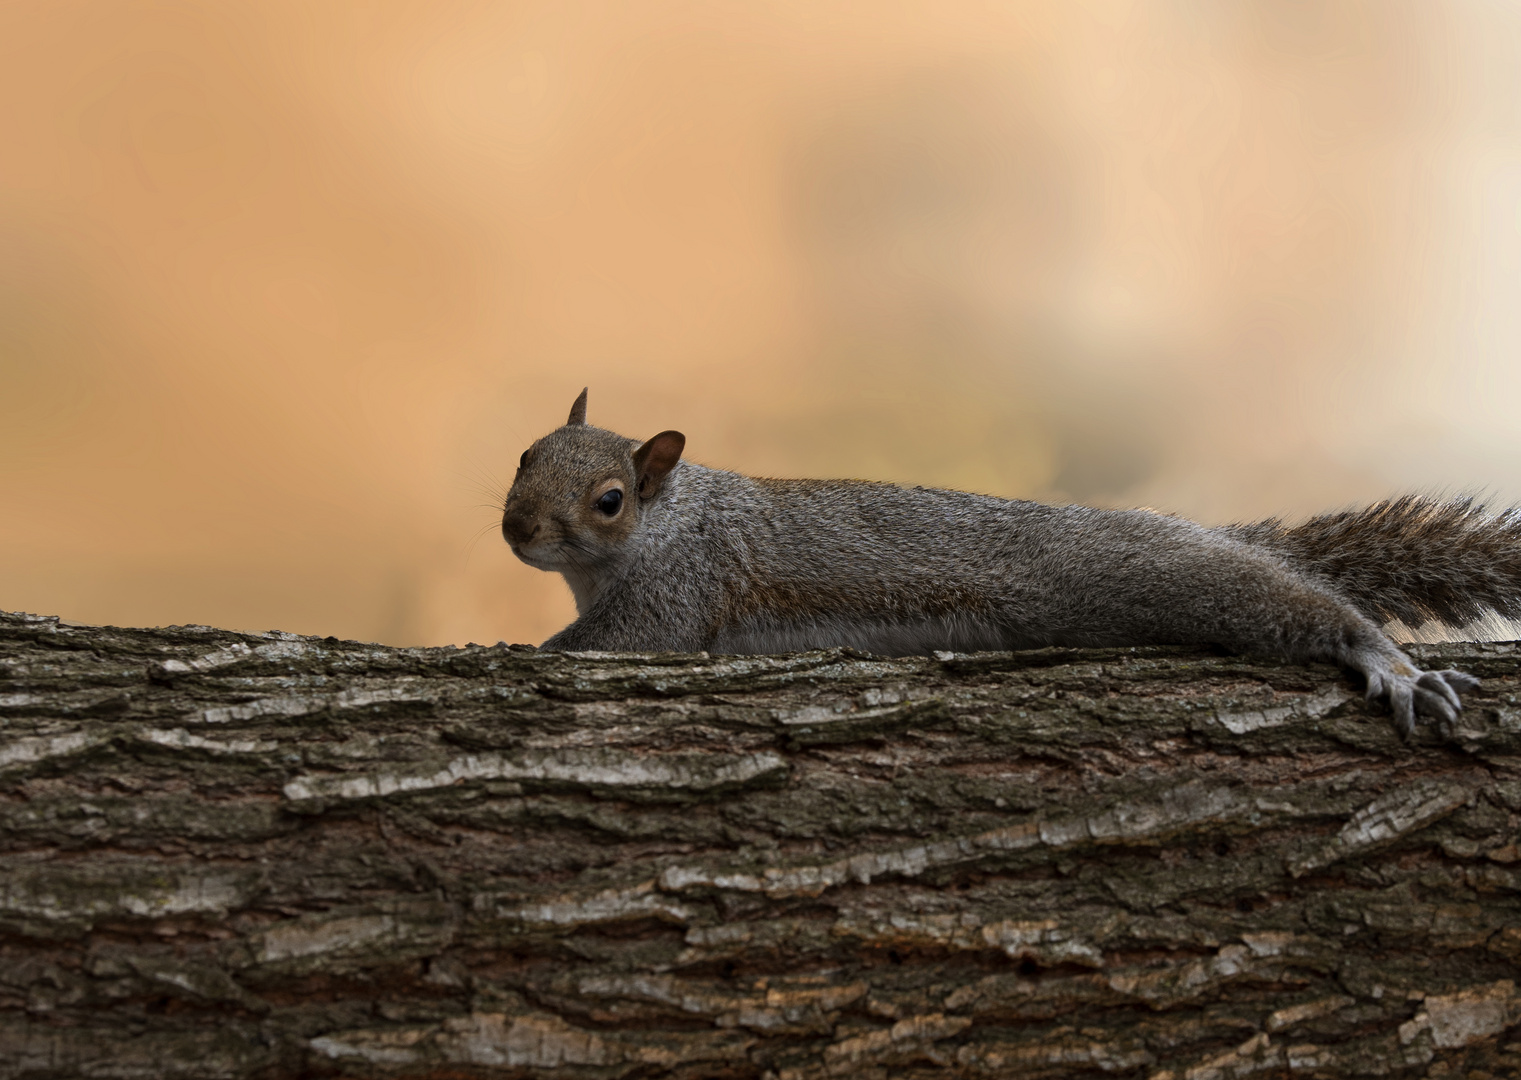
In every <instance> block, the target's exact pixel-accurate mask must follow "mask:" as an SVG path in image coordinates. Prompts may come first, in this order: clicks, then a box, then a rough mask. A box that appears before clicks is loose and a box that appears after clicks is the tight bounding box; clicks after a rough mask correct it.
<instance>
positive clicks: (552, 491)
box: [502, 390, 687, 573]
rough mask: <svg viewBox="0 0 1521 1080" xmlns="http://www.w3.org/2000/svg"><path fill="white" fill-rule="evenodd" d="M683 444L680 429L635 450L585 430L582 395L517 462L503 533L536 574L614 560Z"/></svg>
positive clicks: (634, 445)
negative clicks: (557, 424)
mask: <svg viewBox="0 0 1521 1080" xmlns="http://www.w3.org/2000/svg"><path fill="white" fill-rule="evenodd" d="M686 442H687V440H686V436H685V435H683V434H682V433H681V432H679V431H662V432H661V433H660V434H659V435H656V436H655V437H654V438H652V439H650V440H649V441H648V442H645V443H643V444H642V445H641V444H640V443H638V442H637V441H636V440H633V439H626V438H624V437H623V436H622V435H618V434H615V433H614V432H611V431H604V430H603V429H602V428H595V427H592V426H590V425H589V424H587V422H586V391H585V390H582V391H581V396H580V397H578V398H576V402H575V404H574V405H572V406H571V407H570V419H568V420H567V421H566V422H565V425H564V426H563V427H559V428H556V429H555V430H554V431H551V432H550V433H549V434H548V435H545V436H544V437H543V438H542V439H540V440H538V441H537V442H535V443H534V444H533V445H532V446H530V447H529V448H528V449H527V450H525V451H523V456H522V457H521V458H520V459H518V472H517V475H516V476H515V477H513V480H512V489H511V490H510V491H508V493H507V501H506V503H505V504H504V505H503V507H502V536H503V537H504V538H506V540H507V543H508V544H509V545H511V547H512V553H513V554H514V555H516V556H517V557H518V558H520V559H522V560H523V561H524V562H526V563H527V564H528V565H530V566H536V567H538V568H539V569H541V570H557V571H562V572H564V571H570V572H572V573H580V572H585V571H588V570H592V569H594V568H596V567H597V566H600V565H605V564H606V563H608V562H609V561H612V560H615V559H616V558H617V557H618V555H619V553H620V552H621V551H622V550H623V547H624V543H625V542H626V541H627V540H628V538H629V537H630V536H631V535H632V534H633V532H634V530H635V529H637V528H638V527H639V520H640V518H641V517H642V516H643V514H644V513H645V511H646V508H647V507H648V505H649V503H650V501H651V500H653V499H654V498H656V496H658V495H659V494H660V489H661V486H662V485H663V483H664V482H665V478H666V475H667V474H668V473H669V472H670V471H671V470H672V469H673V468H675V467H676V463H677V462H678V461H680V460H681V451H682V449H683V448H684V447H685V446H686Z"/></svg>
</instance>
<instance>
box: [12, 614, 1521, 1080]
mask: <svg viewBox="0 0 1521 1080" xmlns="http://www.w3.org/2000/svg"><path fill="white" fill-rule="evenodd" d="M1411 651H1412V652H1413V653H1414V654H1416V655H1417V656H1418V657H1420V658H1421V659H1422V660H1424V662H1426V663H1427V664H1428V665H1434V666H1455V667H1461V668H1464V669H1466V670H1469V671H1471V672H1473V673H1474V674H1477V675H1479V676H1481V677H1482V678H1483V679H1484V685H1483V687H1482V688H1481V689H1480V690H1479V691H1478V692H1476V693H1475V694H1474V695H1472V697H1471V702H1470V705H1469V707H1468V709H1467V711H1466V712H1465V713H1464V714H1463V718H1462V721H1461V724H1460V726H1459V728H1458V730H1456V731H1455V732H1451V733H1447V734H1442V733H1439V732H1436V731H1430V730H1428V731H1423V732H1421V733H1420V734H1418V736H1417V738H1416V740H1415V741H1414V743H1413V744H1410V745H1406V744H1404V743H1401V742H1400V741H1399V740H1398V739H1397V738H1396V737H1395V735H1394V734H1393V732H1392V730H1391V728H1390V724H1389V722H1388V719H1387V717H1386V716H1384V715H1382V714H1379V713H1377V712H1375V711H1373V710H1370V709H1369V708H1368V707H1367V706H1365V705H1364V703H1363V702H1362V700H1361V697H1360V695H1359V693H1358V691H1357V688H1356V687H1354V686H1353V685H1352V684H1351V682H1350V681H1349V680H1348V678H1347V677H1346V676H1345V675H1344V674H1343V673H1341V672H1339V671H1337V670H1335V669H1334V668H1330V667H1323V666H1322V667H1305V666H1296V665H1290V664H1283V663H1278V662H1274V661H1269V660H1262V659H1253V658H1241V657H1233V656H1221V655H1213V654H1208V653H1201V652H1199V651H1189V650H1181V649H1155V648H1151V649H1111V650H1087V651H1074V650H1056V649H1052V650H1044V651H1040V652H1031V653H987V654H975V655H951V654H948V653H942V654H937V655H936V656H934V657H923V658H910V659H900V660H883V659H879V658H873V657H868V656H863V655H860V654H856V653H852V652H849V651H841V650H834V651H827V652H814V653H804V654H797V655H790V656H775V657H739V658H735V657H708V656H706V655H698V656H672V655H648V656H644V655H638V656H635V655H602V654H595V655H592V654H583V655H566V654H560V655H556V654H541V653H536V652H534V651H533V650H531V649H526V648H524V647H520V646H511V647H509V646H502V645H498V646H494V647H489V648H485V647H479V646H469V647H466V648H462V649H454V648H440V649H395V648H385V647H381V646H376V645H364V644H359V643H356V642H347V641H338V640H335V639H333V638H326V639H317V638H303V637H296V636H294V635H289V634H279V633H271V634H267V635H263V636H258V635H247V634H235V633H229V632H225V631H219V630H213V629H209V628H206V627H171V628H168V629H159V630H118V629H112V628H100V627H86V626H73V625H69V624H67V623H60V622H58V621H57V620H54V619H43V618H36V617H29V616H14V615H13V616H0V1077H4V1078H23V1077H24V1078H28V1080H42V1078H53V1077H59V1078H62V1077H71V1078H72V1077H117V1078H120V1077H227V1078H238V1080H242V1078H261V1080H270V1078H284V1077H323V1076H353V1077H387V1078H391V1077H395V1078H402V1077H405V1078H422V1077H488V1076H489V1077H556V1078H582V1077H586V1078H591V1077H596V1078H613V1077H652V1076H680V1077H772V1078H775V1080H784V1078H786V1080H803V1078H811V1077H832V1076H851V1077H861V1076H865V1077H873V1076H878V1077H886V1076H893V1077H921V1076H922V1077H936V1078H939V1077H945V1076H965V1077H1021V1078H1028V1077H1078V1076H1111V1077H1148V1078H1151V1080H1185V1078H1190V1080H1213V1078H1220V1080H1225V1078H1230V1077H1242V1076H1253V1077H1263V1078H1268V1077H1280V1076H1290V1075H1292V1076H1296V1077H1299V1076H1321V1077H1343V1076H1347V1077H1351V1076H1387V1075H1432V1076H1436V1075H1442V1074H1443V1073H1444V1071H1445V1073H1446V1074H1447V1075H1452V1076H1466V1077H1470V1078H1472V1077H1483V1076H1494V1077H1502V1076H1515V1075H1521V1030H1518V1028H1517V1024H1518V1022H1521V991H1518V990H1517V989H1516V985H1515V980H1516V974H1517V956H1518V954H1521V917H1518V916H1521V848H1518V843H1517V825H1518V821H1521V756H1518V755H1521V708H1518V707H1517V705H1516V694H1517V693H1518V692H1521V666H1518V659H1521V652H1518V646H1516V645H1512V644H1483V645H1481V644H1465V645H1448V646H1427V647H1415V648H1412V650H1411Z"/></svg>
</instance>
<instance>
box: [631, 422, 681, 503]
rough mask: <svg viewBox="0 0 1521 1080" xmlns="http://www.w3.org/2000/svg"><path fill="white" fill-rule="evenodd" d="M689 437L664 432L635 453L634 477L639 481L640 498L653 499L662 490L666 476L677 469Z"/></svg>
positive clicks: (672, 432) (674, 432)
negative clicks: (662, 482)
mask: <svg viewBox="0 0 1521 1080" xmlns="http://www.w3.org/2000/svg"><path fill="white" fill-rule="evenodd" d="M686 445H687V437H686V436H685V435H683V434H682V433H681V432H679V431H662V432H661V433H660V434H659V435H656V436H655V437H654V438H653V439H651V440H650V441H649V442H647V443H645V444H644V445H643V446H641V447H640V448H639V449H638V450H635V451H634V476H635V477H636V478H637V479H638V484H639V497H640V498H642V499H649V498H653V497H654V495H655V493H656V492H657V491H659V490H660V482H661V481H662V480H664V479H665V474H666V473H668V472H670V471H671V470H672V469H674V468H675V467H676V463H677V462H678V461H680V460H681V452H682V450H684V449H686Z"/></svg>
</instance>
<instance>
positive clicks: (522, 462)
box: [518, 450, 528, 469]
mask: <svg viewBox="0 0 1521 1080" xmlns="http://www.w3.org/2000/svg"><path fill="white" fill-rule="evenodd" d="M518 468H520V469H526V468H528V451H527V450H524V451H523V456H522V457H520V458H518Z"/></svg>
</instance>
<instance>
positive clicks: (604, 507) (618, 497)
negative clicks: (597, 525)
mask: <svg viewBox="0 0 1521 1080" xmlns="http://www.w3.org/2000/svg"><path fill="white" fill-rule="evenodd" d="M622 505H623V492H621V491H619V490H618V489H617V488H613V490H611V491H609V492H607V493H606V494H604V495H603V496H602V498H600V499H598V500H597V509H598V510H600V511H602V512H603V513H604V514H606V515H607V516H608V517H612V516H613V515H614V514H616V513H617V512H618V508H619V507H620V506H622Z"/></svg>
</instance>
